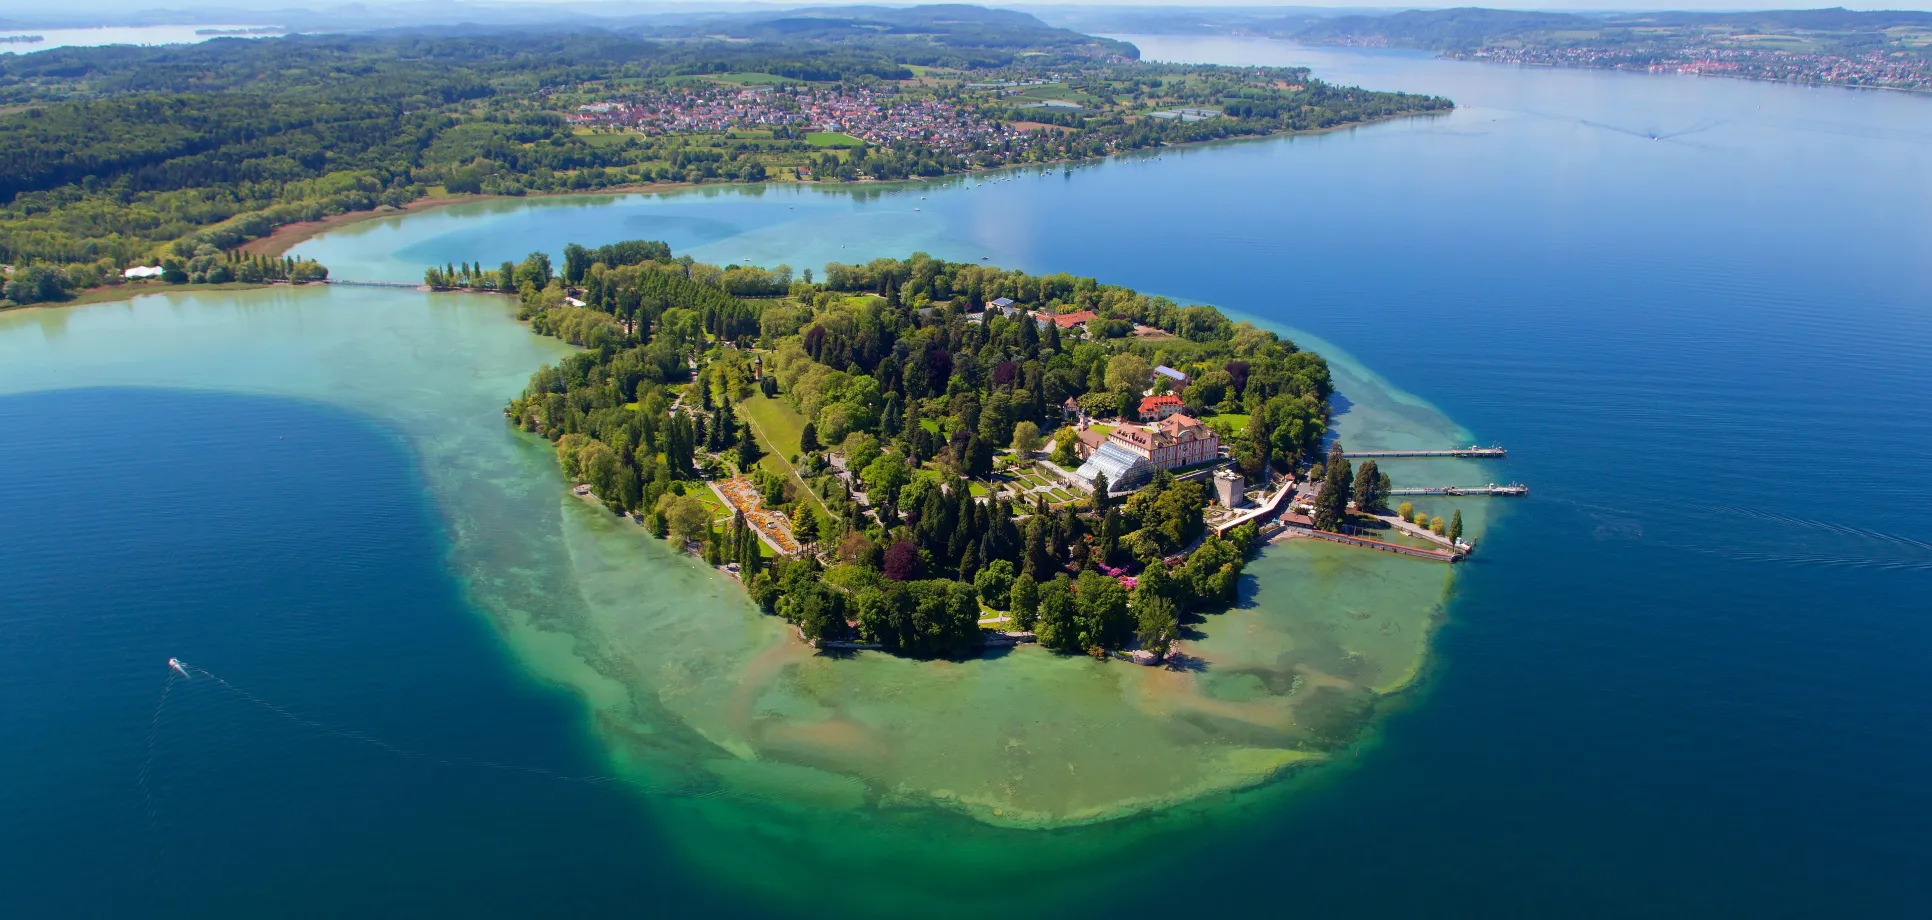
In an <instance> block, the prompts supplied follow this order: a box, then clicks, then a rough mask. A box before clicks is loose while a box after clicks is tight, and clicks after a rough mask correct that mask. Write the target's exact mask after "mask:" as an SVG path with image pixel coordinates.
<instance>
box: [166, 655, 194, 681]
mask: <svg viewBox="0 0 1932 920" xmlns="http://www.w3.org/2000/svg"><path fill="white" fill-rule="evenodd" d="M168 667H171V668H173V669H175V670H176V671H179V672H180V673H181V676H182V677H190V676H191V675H189V674H188V666H187V665H185V664H182V663H181V659H179V658H170V659H168Z"/></svg>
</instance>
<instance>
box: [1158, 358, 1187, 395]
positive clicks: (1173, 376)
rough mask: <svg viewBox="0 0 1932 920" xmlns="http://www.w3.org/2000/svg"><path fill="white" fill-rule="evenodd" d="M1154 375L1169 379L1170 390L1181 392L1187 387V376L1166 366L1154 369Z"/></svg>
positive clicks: (1168, 386)
mask: <svg viewBox="0 0 1932 920" xmlns="http://www.w3.org/2000/svg"><path fill="white" fill-rule="evenodd" d="M1154 373H1156V374H1159V375H1161V376H1162V377H1165V378H1167V388H1168V389H1169V390H1179V389H1180V388H1182V387H1184V386H1187V375H1186V374H1183V373H1181V372H1180V371H1177V370H1175V369H1173V368H1171V367H1168V366H1167V365H1165V364H1162V365H1160V366H1159V367H1156V368H1154Z"/></svg>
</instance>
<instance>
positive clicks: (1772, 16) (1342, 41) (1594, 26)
mask: <svg viewBox="0 0 1932 920" xmlns="http://www.w3.org/2000/svg"><path fill="white" fill-rule="evenodd" d="M1300 22H1301V20H1299V19H1296V18H1290V19H1287V20H1285V21H1283V22H1281V23H1279V24H1271V23H1265V22H1263V23H1257V29H1256V31H1260V32H1262V33H1263V34H1269V35H1278V36H1283V37H1292V38H1294V39H1296V40H1298V41H1304V42H1308V43H1311V44H1330V45H1363V44H1374V45H1387V46H1389V47H1392V48H1418V49H1423V50H1429V51H1462V50H1468V49H1471V48H1475V47H1477V46H1480V45H1485V44H1490V43H1494V42H1499V41H1508V40H1520V39H1525V38H1530V37H1537V36H1548V35H1550V34H1551V33H1559V32H1584V33H1588V32H1596V31H1600V30H1604V29H1631V28H1637V27H1645V26H1649V27H1667V28H1681V29H1699V28H1721V29H1729V30H1733V31H1763V32H1790V31H1794V30H1807V31H1817V32H1880V31H1883V30H1885V29H1889V28H1896V27H1901V26H1908V27H1910V26H1918V27H1927V26H1932V12H1918V11H1913V10H1882V11H1870V12H1867V11H1855V10H1846V9H1837V8H1834V9H1820V10H1762V11H1749V12H1722V13H1698V12H1645V13H1603V14H1578V13H1544V12H1535V11H1526V10H1492V9H1485V8H1482V7H1459V8H1456V9H1447V10H1408V11H1406V12H1401V13H1394V14H1391V15H1386V16H1342V17H1337V18H1334V19H1328V20H1323V21H1320V22H1317V23H1315V24H1313V25H1306V26H1303V25H1300Z"/></svg>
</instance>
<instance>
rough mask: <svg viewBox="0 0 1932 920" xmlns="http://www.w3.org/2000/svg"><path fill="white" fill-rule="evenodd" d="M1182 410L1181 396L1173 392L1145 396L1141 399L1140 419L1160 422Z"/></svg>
mask: <svg viewBox="0 0 1932 920" xmlns="http://www.w3.org/2000/svg"><path fill="white" fill-rule="evenodd" d="M1179 411H1181V398H1180V397H1179V396H1175V395H1174V394H1172V393H1162V394H1161V395H1159V396H1147V397H1143V398H1142V399H1141V401H1140V420H1141V421H1143V422H1158V421H1160V420H1162V419H1164V418H1167V417H1169V416H1171V415H1173V414H1174V413H1176V412H1179Z"/></svg>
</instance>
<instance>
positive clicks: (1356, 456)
mask: <svg viewBox="0 0 1932 920" xmlns="http://www.w3.org/2000/svg"><path fill="white" fill-rule="evenodd" d="M1342 456H1344V457H1347V458H1348V459H1350V460H1383V459H1392V458H1396V457H1473V458H1477V459H1490V460H1493V459H1497V458H1501V457H1507V456H1509V451H1507V450H1504V449H1503V448H1500V447H1456V448H1451V449H1449V450H1345V451H1342Z"/></svg>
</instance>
